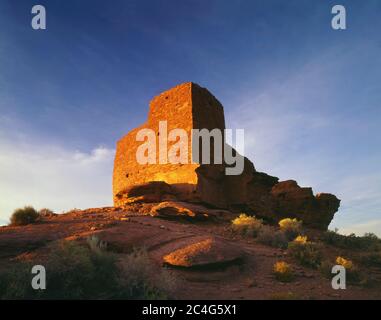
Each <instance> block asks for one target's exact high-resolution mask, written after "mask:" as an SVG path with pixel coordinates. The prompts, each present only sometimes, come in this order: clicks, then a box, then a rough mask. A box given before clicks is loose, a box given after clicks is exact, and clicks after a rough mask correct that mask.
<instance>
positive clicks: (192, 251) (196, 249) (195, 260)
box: [163, 237, 243, 268]
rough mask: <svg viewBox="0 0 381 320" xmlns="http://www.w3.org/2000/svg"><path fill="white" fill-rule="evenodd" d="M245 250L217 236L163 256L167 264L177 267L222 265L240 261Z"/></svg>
mask: <svg viewBox="0 0 381 320" xmlns="http://www.w3.org/2000/svg"><path fill="white" fill-rule="evenodd" d="M242 258H243V251H242V250H241V249H240V248H239V247H237V246H235V245H233V244H230V243H229V242H227V241H225V240H223V239H218V238H215V237H208V238H206V239H203V240H201V241H196V242H194V243H191V244H188V245H186V246H184V247H182V248H179V249H177V250H175V251H173V252H171V253H169V254H167V255H165V256H164V257H163V261H164V263H165V264H167V265H170V266H175V267H186V268H192V267H207V266H219V265H220V266H222V265H227V264H230V263H233V262H238V261H239V260H241V259H242Z"/></svg>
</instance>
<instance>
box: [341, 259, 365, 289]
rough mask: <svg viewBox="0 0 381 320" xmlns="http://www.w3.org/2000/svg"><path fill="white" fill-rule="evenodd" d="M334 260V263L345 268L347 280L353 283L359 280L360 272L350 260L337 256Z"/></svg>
mask: <svg viewBox="0 0 381 320" xmlns="http://www.w3.org/2000/svg"><path fill="white" fill-rule="evenodd" d="M335 262H336V264H338V265H341V266H343V267H344V268H345V271H346V275H347V279H348V280H349V281H351V282H355V283H356V282H360V280H361V276H360V272H359V270H358V268H357V267H356V266H355V265H354V263H353V262H352V261H351V260H349V259H346V258H344V257H340V256H338V257H337V258H336V261H335Z"/></svg>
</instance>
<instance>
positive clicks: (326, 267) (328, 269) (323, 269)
mask: <svg viewBox="0 0 381 320" xmlns="http://www.w3.org/2000/svg"><path fill="white" fill-rule="evenodd" d="M333 266H334V263H331V262H330V261H328V260H324V261H322V262H321V263H320V265H319V271H320V273H321V274H322V275H323V276H324V277H326V278H328V279H331V278H332V276H333V274H332V267H333Z"/></svg>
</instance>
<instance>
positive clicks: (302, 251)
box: [287, 237, 322, 268]
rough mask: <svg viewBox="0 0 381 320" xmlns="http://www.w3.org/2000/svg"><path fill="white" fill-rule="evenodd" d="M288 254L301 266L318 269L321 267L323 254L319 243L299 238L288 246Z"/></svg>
mask: <svg viewBox="0 0 381 320" xmlns="http://www.w3.org/2000/svg"><path fill="white" fill-rule="evenodd" d="M287 251H288V253H289V254H290V256H292V257H293V258H295V259H296V260H297V261H298V262H299V263H300V264H301V265H303V266H306V267H310V268H317V267H319V265H320V262H321V258H322V254H321V251H320V246H319V245H318V244H317V243H314V242H310V241H307V238H306V237H297V238H296V239H295V240H294V241H291V242H290V243H289V244H288V250H287Z"/></svg>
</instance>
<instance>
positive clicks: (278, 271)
mask: <svg viewBox="0 0 381 320" xmlns="http://www.w3.org/2000/svg"><path fill="white" fill-rule="evenodd" d="M273 271H274V275H275V278H276V279H277V280H278V281H281V282H290V281H291V280H292V279H293V278H294V273H293V269H292V266H291V265H290V264H288V263H287V262H285V261H277V262H276V263H275V264H274V268H273Z"/></svg>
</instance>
